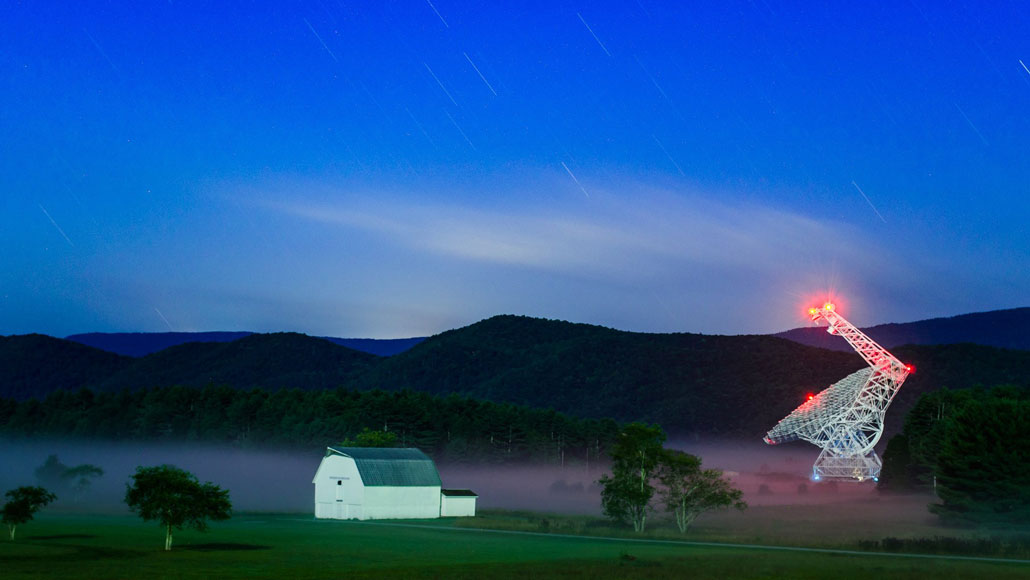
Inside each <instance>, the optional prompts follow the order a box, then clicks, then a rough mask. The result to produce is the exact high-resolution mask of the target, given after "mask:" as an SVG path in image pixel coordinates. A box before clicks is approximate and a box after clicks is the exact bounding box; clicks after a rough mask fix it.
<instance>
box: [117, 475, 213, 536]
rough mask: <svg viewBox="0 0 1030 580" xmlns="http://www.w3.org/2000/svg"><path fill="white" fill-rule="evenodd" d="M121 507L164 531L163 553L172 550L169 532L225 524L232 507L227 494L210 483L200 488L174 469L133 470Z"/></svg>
mask: <svg viewBox="0 0 1030 580" xmlns="http://www.w3.org/2000/svg"><path fill="white" fill-rule="evenodd" d="M126 488H127V489H126V491H125V503H126V504H128V505H129V509H131V510H132V511H134V512H136V513H138V514H139V516H140V517H141V518H143V521H151V520H157V521H158V522H159V523H160V524H161V525H162V526H164V527H165V531H166V534H165V550H171V549H172V530H173V529H175V530H181V529H182V528H184V527H191V528H193V529H195V530H198V531H201V532H202V531H204V530H206V529H207V520H209V519H211V520H216V521H217V520H227V519H229V517H230V516H231V511H232V503H231V502H230V501H229V490H225V489H222V488H220V487H218V486H217V485H214V484H213V483H211V482H207V483H204V484H201V483H200V482H198V481H197V477H196V476H195V475H193V474H192V473H190V472H188V471H185V470H183V469H179V468H178V467H175V466H174V465H159V466H156V467H137V468H136V473H135V474H134V475H133V476H132V485H131V486H128V485H127V486H126Z"/></svg>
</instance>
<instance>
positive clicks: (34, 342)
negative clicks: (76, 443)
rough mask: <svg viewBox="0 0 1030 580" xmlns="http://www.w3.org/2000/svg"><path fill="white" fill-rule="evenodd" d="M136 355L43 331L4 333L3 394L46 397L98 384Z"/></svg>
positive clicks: (0, 342) (0, 348) (0, 344)
mask: <svg viewBox="0 0 1030 580" xmlns="http://www.w3.org/2000/svg"><path fill="white" fill-rule="evenodd" d="M130 364H132V359H131V358H128V357H124V356H120V355H117V354H113V353H109V352H105V351H102V350H99V349H96V348H92V347H89V346H85V345H81V344H78V343H75V342H71V341H67V340H61V339H59V338H53V337H51V336H45V335H42V334H26V335H19V336H0V395H2V396H5V397H10V398H15V399H27V398H31V397H42V396H44V395H46V394H47V393H49V392H51V391H53V390H55V389H68V390H74V389H80V388H83V387H91V386H96V385H97V384H99V383H100V382H101V381H103V380H105V379H106V378H107V377H109V376H111V375H113V374H115V373H117V372H119V371H121V370H122V369H124V368H125V367H127V366H129V365H130Z"/></svg>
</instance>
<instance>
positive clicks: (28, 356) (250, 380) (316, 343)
mask: <svg viewBox="0 0 1030 580" xmlns="http://www.w3.org/2000/svg"><path fill="white" fill-rule="evenodd" d="M380 358H381V357H378V356H375V355H371V354H368V353H364V352H359V351H356V350H352V349H349V348H346V347H342V346H338V345H335V344H333V343H331V342H327V341H325V340H322V339H320V338H313V337H310V336H305V335H303V334H296V333H276V334H253V335H249V336H245V337H244V338H241V339H239V340H236V341H233V342H226V343H219V342H191V343H186V344H181V345H178V346H173V347H171V348H167V349H165V350H162V351H160V352H156V353H154V354H151V355H147V356H145V357H142V358H132V357H128V356H120V355H117V354H112V353H109V352H106V351H102V350H99V349H96V348H92V347H89V346H84V345H82V344H79V343H77V342H73V341H70V340H62V339H59V338H53V337H49V336H43V335H38V334H30V335H23V336H8V337H0V396H2V397H9V398H14V399H25V398H30V397H34V398H42V397H44V396H46V395H48V394H49V393H51V392H53V391H56V390H62V389H63V390H77V389H81V388H92V389H97V390H101V391H116V390H120V389H130V390H134V389H140V388H144V387H159V386H171V385H183V386H196V387H202V386H205V385H208V384H216V385H230V386H234V387H238V388H254V387H258V388H267V389H278V388H284V387H297V388H303V389H323V388H335V387H338V386H341V385H346V384H350V383H352V382H354V381H355V378H356V376H358V375H360V374H362V373H364V372H367V371H368V369H369V368H370V367H371V366H373V365H374V364H375V363H376V361H378V360H380Z"/></svg>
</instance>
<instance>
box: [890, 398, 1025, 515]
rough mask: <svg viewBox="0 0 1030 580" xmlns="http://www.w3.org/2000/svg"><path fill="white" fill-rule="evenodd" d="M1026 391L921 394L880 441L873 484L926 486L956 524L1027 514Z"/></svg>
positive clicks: (906, 488) (939, 509)
mask: <svg viewBox="0 0 1030 580" xmlns="http://www.w3.org/2000/svg"><path fill="white" fill-rule="evenodd" d="M1028 458H1030V390H1028V389H1025V388H1018V387H1014V386H1011V385H1005V386H998V387H994V388H991V389H985V388H983V387H978V388H971V389H959V390H947V389H945V390H940V391H936V392H933V393H927V394H925V395H923V396H922V397H920V399H919V401H918V402H917V403H916V405H915V406H914V407H913V408H912V411H910V412H909V413H908V416H907V417H906V419H905V427H904V430H903V432H902V433H899V434H898V435H895V436H894V437H893V438H892V439H891V440H890V442H889V443H888V445H887V450H886V451H885V453H884V457H883V471H882V472H881V477H880V485H879V487H880V489H881V490H885V491H894V492H905V491H932V492H934V493H935V494H936V496H937V498H939V500H940V502H939V503H937V504H934V505H932V506H931V511H934V512H935V513H937V514H939V515H940V516H941V517H942V518H943V519H945V520H949V521H958V522H974V523H979V522H1008V523H1013V524H1024V525H1025V524H1026V522H1027V521H1028V518H1030V461H1028Z"/></svg>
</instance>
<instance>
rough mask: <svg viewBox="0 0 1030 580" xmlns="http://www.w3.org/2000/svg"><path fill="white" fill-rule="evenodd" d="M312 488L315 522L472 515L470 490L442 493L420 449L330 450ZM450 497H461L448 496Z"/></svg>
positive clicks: (436, 475)
mask: <svg viewBox="0 0 1030 580" xmlns="http://www.w3.org/2000/svg"><path fill="white" fill-rule="evenodd" d="M312 483H314V484H315V517H316V518H328V519H338V520H349V519H358V520H378V519H407V518H438V517H440V516H441V515H443V516H445V517H452V516H474V515H475V513H476V512H475V509H476V508H475V500H476V495H475V494H474V493H472V492H471V491H468V490H442V489H441V487H440V485H441V484H440V473H439V472H438V471H437V470H436V465H435V464H434V463H433V460H432V459H430V458H429V456H427V455H426V454H425V453H423V452H422V451H420V450H418V449H399V448H387V447H329V448H327V449H326V452H325V457H323V458H322V463H320V464H319V466H318V470H317V471H316V472H315V477H314V479H313V480H312ZM454 491H457V492H460V494H459V495H456V496H453V497H452V496H448V495H446V493H450V492H454ZM470 498H471V502H470V501H469V500H470Z"/></svg>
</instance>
